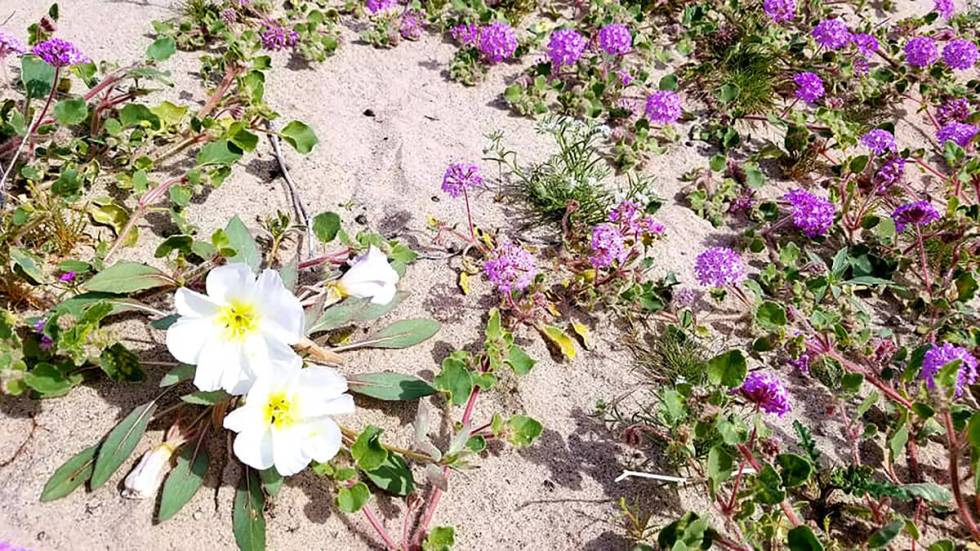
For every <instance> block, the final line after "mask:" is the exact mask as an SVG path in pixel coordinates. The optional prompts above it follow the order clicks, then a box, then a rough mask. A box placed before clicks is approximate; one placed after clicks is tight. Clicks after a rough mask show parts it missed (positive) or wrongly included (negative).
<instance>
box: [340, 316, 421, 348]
mask: <svg viewBox="0 0 980 551" xmlns="http://www.w3.org/2000/svg"><path fill="white" fill-rule="evenodd" d="M438 331H439V322H437V321H435V320H429V319H414V320H401V321H396V322H395V323H393V324H391V325H389V326H388V327H385V328H384V329H382V330H381V331H379V332H377V333H375V334H373V335H371V336H370V337H368V338H367V339H365V340H363V341H360V342H357V343H354V344H351V345H347V346H344V347H341V348H343V349H350V348H408V347H409V346H415V345H416V344H419V343H420V342H423V341H426V340H428V339H429V338H431V337H432V336H433V335H435V334H436V333H437V332H438ZM338 350H339V348H338Z"/></svg>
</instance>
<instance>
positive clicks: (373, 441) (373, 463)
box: [350, 425, 388, 471]
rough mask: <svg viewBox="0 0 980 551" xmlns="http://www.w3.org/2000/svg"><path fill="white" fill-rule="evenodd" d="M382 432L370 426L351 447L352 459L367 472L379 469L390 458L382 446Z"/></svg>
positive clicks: (365, 428)
mask: <svg viewBox="0 0 980 551" xmlns="http://www.w3.org/2000/svg"><path fill="white" fill-rule="evenodd" d="M382 432H384V431H383V430H382V429H380V428H378V427H376V426H374V425H368V426H366V427H364V430H363V431H361V434H359V435H358V436H357V440H355V441H354V444H353V445H351V447H350V454H351V457H353V458H354V461H356V462H357V466H358V467H360V468H361V469H364V470H365V471H371V470H374V469H377V468H378V467H380V466H381V464H382V463H384V462H385V459H387V458H388V450H386V449H384V446H382V445H381V433H382Z"/></svg>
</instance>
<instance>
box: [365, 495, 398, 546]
mask: <svg viewBox="0 0 980 551" xmlns="http://www.w3.org/2000/svg"><path fill="white" fill-rule="evenodd" d="M361 511H363V512H364V518H366V519H367V521H368V523H370V524H371V527H372V528H374V531H375V532H377V533H378V536H379V537H380V538H381V539H382V540H384V542H385V547H387V548H388V549H389V550H397V549H398V544H397V543H395V540H393V539H391V536H389V535H388V531H387V530H385V527H384V526H382V525H381V522H380V521H379V520H378V517H376V516H374V513H372V512H371V509H370V508H369V507H368V506H367V505H365V506H364V507H363V508H361Z"/></svg>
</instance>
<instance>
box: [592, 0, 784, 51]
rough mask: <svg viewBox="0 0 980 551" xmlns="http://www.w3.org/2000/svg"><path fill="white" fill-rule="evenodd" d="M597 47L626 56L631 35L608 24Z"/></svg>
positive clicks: (631, 44) (621, 26)
mask: <svg viewBox="0 0 980 551" xmlns="http://www.w3.org/2000/svg"><path fill="white" fill-rule="evenodd" d="M791 1H792V0H791ZM599 47H600V48H602V51H604V52H606V53H607V54H609V55H626V54H628V53H630V51H631V50H632V49H633V35H632V34H630V29H629V27H627V26H626V25H622V24H620V23H610V24H608V25H606V26H605V27H603V28H601V29H599Z"/></svg>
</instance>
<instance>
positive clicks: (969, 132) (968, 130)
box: [936, 122, 977, 147]
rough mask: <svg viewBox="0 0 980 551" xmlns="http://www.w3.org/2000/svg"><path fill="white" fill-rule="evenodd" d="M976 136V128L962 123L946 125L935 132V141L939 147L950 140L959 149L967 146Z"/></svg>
mask: <svg viewBox="0 0 980 551" xmlns="http://www.w3.org/2000/svg"><path fill="white" fill-rule="evenodd" d="M976 135H977V127H976V126H973V125H972V124H966V123H962V122H950V123H946V124H944V125H943V126H942V128H940V129H939V131H938V132H936V140H937V141H938V142H939V144H940V145H944V144H945V143H946V142H948V141H950V140H952V141H953V142H955V143H956V145H958V146H960V147H966V146H967V145H969V143H970V141H971V140H973V137H974V136H976Z"/></svg>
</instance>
